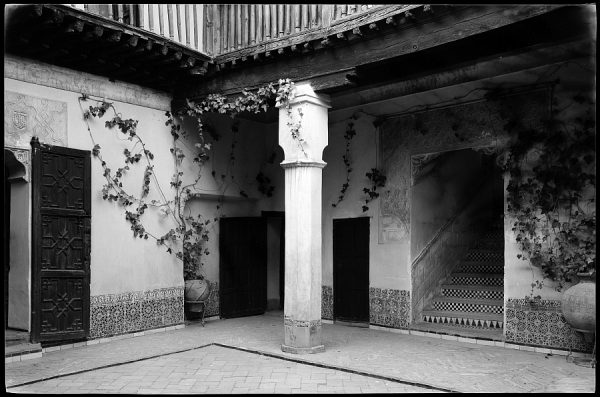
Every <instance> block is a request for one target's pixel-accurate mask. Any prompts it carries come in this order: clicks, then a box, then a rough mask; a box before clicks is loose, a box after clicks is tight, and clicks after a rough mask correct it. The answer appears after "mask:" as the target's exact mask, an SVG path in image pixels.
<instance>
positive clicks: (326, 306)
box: [321, 285, 333, 320]
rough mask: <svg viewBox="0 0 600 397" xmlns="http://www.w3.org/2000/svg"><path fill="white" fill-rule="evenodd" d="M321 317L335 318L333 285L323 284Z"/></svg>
mask: <svg viewBox="0 0 600 397" xmlns="http://www.w3.org/2000/svg"><path fill="white" fill-rule="evenodd" d="M321 318H324V319H325V320H333V287H331V286H329V285H323V286H321Z"/></svg>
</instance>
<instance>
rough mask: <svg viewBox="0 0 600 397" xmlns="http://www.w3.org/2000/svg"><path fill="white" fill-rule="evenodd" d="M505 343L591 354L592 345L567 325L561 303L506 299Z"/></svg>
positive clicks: (556, 301) (555, 301)
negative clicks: (533, 302)
mask: <svg viewBox="0 0 600 397" xmlns="http://www.w3.org/2000/svg"><path fill="white" fill-rule="evenodd" d="M505 327H506V341H507V342H516V343H523V344H527V345H538V346H547V347H549V348H557V349H567V350H568V349H571V350H574V351H580V352H591V351H592V349H593V344H592V343H587V342H586V341H585V339H584V338H583V336H582V335H581V334H580V333H579V332H577V331H575V330H574V329H573V328H571V326H570V325H569V324H568V323H567V321H566V320H565V318H564V316H563V315H562V313H561V309H560V301H558V300H544V299H542V300H540V301H539V302H537V303H535V304H531V303H530V302H528V301H527V300H525V299H513V298H509V299H508V300H507V302H506V323H505Z"/></svg>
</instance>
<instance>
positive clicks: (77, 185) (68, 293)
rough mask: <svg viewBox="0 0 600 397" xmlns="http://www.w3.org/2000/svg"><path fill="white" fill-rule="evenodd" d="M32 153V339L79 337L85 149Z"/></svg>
mask: <svg viewBox="0 0 600 397" xmlns="http://www.w3.org/2000/svg"><path fill="white" fill-rule="evenodd" d="M32 153H33V163H32V164H33V168H32V169H33V177H32V181H33V187H32V189H33V226H32V237H33V247H32V260H33V282H32V285H33V298H32V316H31V317H32V340H33V341H36V342H37V341H60V340H73V339H84V338H86V337H87V336H88V334H89V317H90V315H89V307H90V229H91V228H90V227H91V223H90V190H91V184H90V182H91V180H90V178H91V175H90V152H88V151H81V150H75V149H68V148H62V147H57V146H48V145H40V144H39V142H37V141H36V140H35V139H34V140H32Z"/></svg>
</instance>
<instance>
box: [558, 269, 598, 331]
mask: <svg viewBox="0 0 600 397" xmlns="http://www.w3.org/2000/svg"><path fill="white" fill-rule="evenodd" d="M577 276H578V277H579V279H580V281H579V283H577V284H575V285H574V286H572V287H570V288H569V289H567V290H566V291H565V292H564V293H563V296H562V298H561V309H562V314H563V316H565V319H566V320H567V323H569V325H570V326H571V327H573V329H575V330H576V331H580V332H583V333H584V336H586V339H588V337H589V336H593V334H594V332H596V281H595V277H594V271H592V272H591V273H579V274H577Z"/></svg>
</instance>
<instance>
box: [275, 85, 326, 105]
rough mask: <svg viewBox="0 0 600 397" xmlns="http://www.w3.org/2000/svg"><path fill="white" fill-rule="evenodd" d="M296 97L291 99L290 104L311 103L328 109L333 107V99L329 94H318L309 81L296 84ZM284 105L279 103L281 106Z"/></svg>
mask: <svg viewBox="0 0 600 397" xmlns="http://www.w3.org/2000/svg"><path fill="white" fill-rule="evenodd" d="M295 88H296V89H295V90H294V98H293V99H292V100H290V105H300V104H303V103H311V104H313V105H317V106H321V107H324V108H326V109H329V108H331V99H330V98H329V95H326V94H317V93H316V92H315V90H314V89H313V88H312V86H311V85H310V83H309V82H304V83H298V84H295ZM281 106H282V105H279V107H280V108H281Z"/></svg>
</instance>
